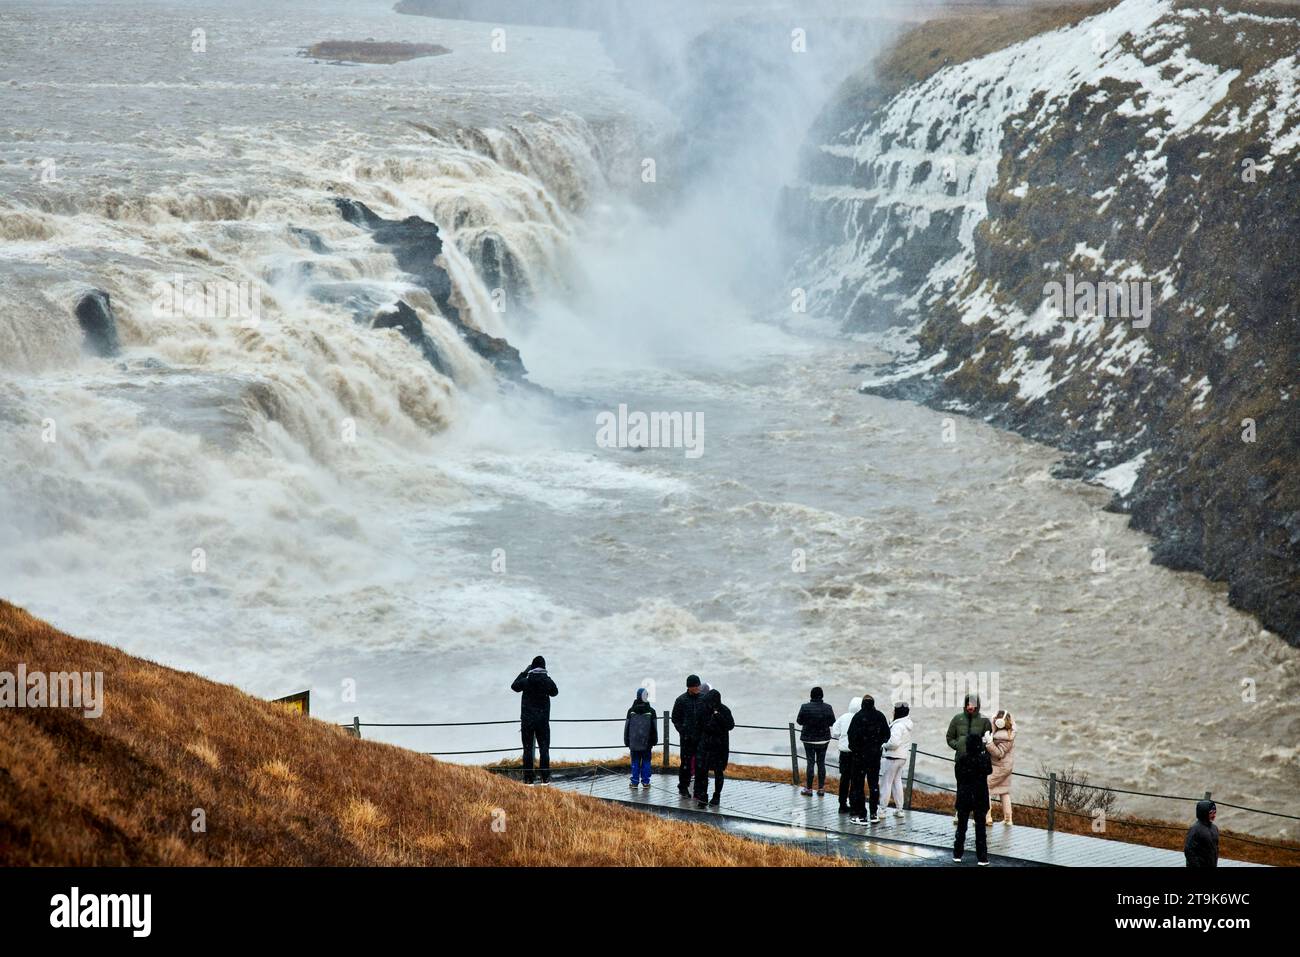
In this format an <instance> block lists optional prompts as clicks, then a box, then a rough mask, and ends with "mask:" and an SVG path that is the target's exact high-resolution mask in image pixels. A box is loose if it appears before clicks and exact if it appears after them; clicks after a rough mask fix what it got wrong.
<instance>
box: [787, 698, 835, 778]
mask: <svg viewBox="0 0 1300 957" xmlns="http://www.w3.org/2000/svg"><path fill="white" fill-rule="evenodd" d="M808 697H809V700H808V701H805V702H804V703H803V704H802V705H800V706H799V716H798V717H797V718H795V719H794V723H795V724H797V725H799V727H800V729H801V730H800V732H799V740H800V741H802V742H803V753H804V758H805V759H806V760H805V763H806V766H807V769H808V770H807V780H806V781H805V782H804V787H803V792H802V793H804V794H812V782H813V765H814V764H815V765H817V794H818V796H820V795H823V794H825V793H826V749H827V747H829V746H830V743H831V725H833V724H834V723H835V711H834V710H833V709H832V708H831V706H830V705H828V704H827V703H826V702H825V701H823V700H822V699H823V697H824V695H823V694H822V689H821V688H813V690H812V691H811V692H810V693H809V696H808Z"/></svg>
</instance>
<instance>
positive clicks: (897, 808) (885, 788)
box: [880, 702, 912, 817]
mask: <svg viewBox="0 0 1300 957" xmlns="http://www.w3.org/2000/svg"><path fill="white" fill-rule="evenodd" d="M910 713H911V709H910V708H908V706H907V705H906V704H903V703H901V702H900V703H899V704H896V705H894V720H893V721H891V722H889V741H888V742H886V743H885V747H884V749H883V754H884V760H883V761H882V762H881V763H882V767H881V769H880V770H881V778H882V779H883V780H882V781H881V782H880V809H881V811H882V812H884V811H886V810H888V808H889V799H890V798H891V797H892V798H893V799H894V817H903V816H904V814H903V769H904V768H905V767H906V765H907V759H908V757H910V755H911V751H912V719H911V718H910V717H909V715H910Z"/></svg>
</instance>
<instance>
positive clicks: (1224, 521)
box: [788, 0, 1300, 642]
mask: <svg viewBox="0 0 1300 957" xmlns="http://www.w3.org/2000/svg"><path fill="white" fill-rule="evenodd" d="M1298 17H1300V8H1297V7H1296V6H1294V5H1262V4H1250V5H1248V6H1243V5H1237V4H1234V5H1231V6H1223V5H1220V4H1204V3H1197V2H1174V0H1123V2H1120V3H1116V4H1114V5H1112V6H1110V7H1109V8H1105V9H1101V10H1100V12H1097V13H1095V14H1094V15H1091V16H1082V15H1080V17H1078V18H1076V19H1074V20H1073V21H1072V22H1067V23H1065V25H1063V26H1059V27H1057V28H1055V29H1050V30H1047V31H1045V32H1042V33H1039V34H1037V35H1033V36H1030V37H1028V38H1027V39H1022V40H1020V41H1019V42H1015V43H1013V44H1011V45H1009V46H1005V47H1004V48H1002V49H998V50H995V51H993V52H990V53H985V54H984V55H982V56H978V57H974V58H970V59H961V58H960V56H961V55H960V52H959V51H956V50H953V49H949V48H948V47H946V46H945V44H944V43H943V42H940V41H936V45H935V48H934V49H933V51H932V52H930V53H929V56H930V57H932V58H934V59H935V60H936V61H937V62H936V64H935V65H936V66H938V68H937V69H934V70H933V71H932V72H930V73H929V74H928V75H927V76H925V77H924V78H923V79H920V80H919V81H918V82H914V83H912V84H910V85H907V86H905V87H904V88H902V89H901V90H897V91H893V90H889V91H885V92H882V93H880V95H878V96H877V97H876V101H875V103H874V104H873V105H872V106H871V108H870V109H868V110H866V111H865V112H863V111H862V110H861V108H860V107H858V108H857V110H856V113H855V107H856V106H857V104H860V103H861V102H862V98H861V96H858V95H855V96H854V97H849V96H848V95H847V94H846V95H845V96H844V97H842V98H841V100H840V102H837V103H834V104H832V105H831V106H830V107H829V108H828V110H827V114H826V116H824V117H823V118H822V122H821V123H820V124H819V127H820V129H822V130H834V131H837V132H835V133H833V134H831V135H827V136H824V137H823V138H822V141H821V142H819V143H817V144H815V146H816V148H815V150H814V151H813V152H812V155H811V156H810V159H809V161H808V163H807V164H806V171H805V172H806V180H807V181H806V183H805V184H804V185H803V186H802V187H801V188H799V189H796V190H793V191H792V192H791V195H790V196H789V197H788V201H789V205H788V209H789V211H790V213H791V216H792V218H798V219H800V220H801V221H802V222H803V223H804V224H805V225H804V230H805V232H806V235H807V238H809V239H812V240H813V242H812V243H811V244H810V248H811V250H812V252H811V253H810V254H809V255H808V257H807V258H806V259H805V260H804V261H803V262H802V263H801V264H800V265H799V267H798V270H797V273H798V275H796V277H795V278H794V281H795V283H796V284H799V285H803V286H805V287H806V288H808V289H809V292H810V300H811V302H812V303H813V306H814V308H818V309H820V310H823V311H829V312H832V313H834V314H838V315H842V316H844V317H845V319H846V322H847V324H848V326H849V327H850V328H854V329H859V330H861V329H884V328H886V327H891V326H902V327H905V328H906V329H907V330H908V334H909V335H908V338H909V340H910V342H909V347H908V350H907V351H906V352H905V353H904V354H903V355H901V356H900V358H899V362H898V363H897V364H896V365H895V366H894V367H892V368H891V369H889V370H888V371H887V372H885V373H883V374H875V375H873V376H872V377H871V378H870V379H868V380H867V381H866V382H865V383H864V386H863V387H864V389H869V390H873V391H881V392H887V393H890V394H895V395H902V396H907V397H911V398H917V399H920V400H922V401H926V402H929V403H931V404H934V405H936V406H940V407H944V408H950V409H954V410H958V411H963V412H967V413H971V414H978V415H981V416H983V417H985V418H988V419H989V420H991V421H995V422H997V423H999V424H1003V425H1006V426H1009V427H1012V428H1015V429H1017V430H1019V431H1022V432H1024V433H1025V434H1028V435H1031V436H1033V437H1035V438H1039V439H1042V440H1044V441H1048V442H1052V443H1055V444H1057V445H1060V446H1061V447H1063V448H1064V449H1066V450H1067V451H1068V452H1069V453H1070V455H1069V456H1068V458H1067V461H1066V463H1065V464H1064V466H1063V467H1062V471H1063V472H1064V473H1065V474H1073V475H1083V476H1086V477H1088V478H1092V479H1094V480H1097V481H1101V482H1103V483H1105V484H1107V485H1109V486H1110V487H1111V488H1113V489H1115V491H1116V493H1117V496H1116V500H1115V503H1114V505H1113V507H1114V508H1117V509H1120V510H1124V511H1129V512H1131V514H1132V520H1133V523H1134V524H1135V525H1136V526H1138V527H1140V528H1142V529H1144V530H1146V531H1149V532H1151V533H1152V534H1153V535H1155V536H1156V539H1157V543H1156V545H1155V546H1154V549H1153V550H1154V557H1155V559H1156V560H1157V561H1160V562H1162V563H1164V564H1168V565H1171V566H1173V567H1176V568H1184V569H1195V570H1200V571H1203V572H1204V573H1205V574H1207V575H1208V576H1209V577H1211V578H1213V579H1216V580H1223V581H1227V582H1229V583H1230V586H1231V597H1232V600H1233V602H1234V603H1235V604H1238V605H1239V606H1241V607H1244V608H1247V609H1249V610H1251V611H1254V612H1255V613H1256V614H1258V615H1259V617H1260V619H1261V621H1262V622H1263V623H1264V624H1265V625H1266V626H1267V627H1269V628H1271V629H1273V630H1275V631H1277V632H1279V633H1280V634H1282V635H1284V636H1285V637H1287V638H1288V639H1289V640H1290V641H1292V642H1300V477H1297V468H1296V466H1297V465H1298V464H1300V409H1298V408H1297V405H1296V399H1297V393H1300V381H1298V380H1300V376H1298V375H1297V373H1298V372H1300V271H1298V269H1297V267H1300V252H1298V250H1300V244H1298V242H1297V237H1298V236H1300V52H1298V51H1300V19H1298ZM921 29H922V30H924V29H925V28H924V27H923V28H921ZM988 29H989V27H988V25H987V21H975V20H972V21H971V23H970V24H969V31H974V32H978V31H980V30H988ZM913 43H914V45H915V40H913ZM948 46H949V47H950V46H952V44H951V43H949V44H948ZM944 60H947V61H948V62H947V63H946V65H940V64H942V63H943V61H944ZM881 82H882V83H883V80H882V81H881ZM856 93H860V91H855V94H856ZM894 338H898V337H897V336H895V337H894Z"/></svg>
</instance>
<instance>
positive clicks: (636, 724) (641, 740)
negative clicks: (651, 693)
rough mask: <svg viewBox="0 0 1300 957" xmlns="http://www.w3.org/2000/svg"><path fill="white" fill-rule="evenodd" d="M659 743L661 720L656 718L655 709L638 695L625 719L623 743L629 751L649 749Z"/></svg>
mask: <svg viewBox="0 0 1300 957" xmlns="http://www.w3.org/2000/svg"><path fill="white" fill-rule="evenodd" d="M658 743H659V722H657V721H656V720H655V709H654V708H652V707H651V706H650V705H649V703H647V702H645V701H642V700H641V696H640V695H638V696H637V699H636V700H635V701H633V702H632V707H630V708H628V709H627V718H626V719H625V720H624V721H623V744H624V745H625V746H626V747H627V749H628V750H629V751H649V750H650V749H651V748H653V747H654V746H655V745H656V744H658Z"/></svg>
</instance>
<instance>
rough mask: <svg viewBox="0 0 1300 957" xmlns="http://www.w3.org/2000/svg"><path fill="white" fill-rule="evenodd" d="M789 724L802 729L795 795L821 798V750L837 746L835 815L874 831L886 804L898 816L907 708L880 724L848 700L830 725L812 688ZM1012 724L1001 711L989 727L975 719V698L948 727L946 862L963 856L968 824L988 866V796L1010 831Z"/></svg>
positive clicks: (908, 729) (879, 717) (875, 712)
mask: <svg viewBox="0 0 1300 957" xmlns="http://www.w3.org/2000/svg"><path fill="white" fill-rule="evenodd" d="M795 723H796V724H798V725H799V726H800V728H801V729H802V730H801V731H800V737H801V739H802V740H803V746H804V757H805V758H806V768H807V770H806V772H805V773H806V777H805V780H804V786H803V788H802V790H801V793H803V794H805V795H810V794H812V793H814V792H813V772H814V770H815V771H816V774H817V790H816V794H817V796H818V797H821V796H822V795H824V794H825V793H826V749H827V748H828V747H829V745H830V742H831V741H836V742H838V744H839V752H840V753H839V758H840V786H839V799H840V813H841V814H848V815H849V823H850V824H854V825H858V826H863V827H865V826H868V825H872V824H879V823H880V820H881V815H882V814H885V813H887V812H888V809H889V805H890V803H891V802H892V803H893V805H894V815H895V816H896V817H902V816H903V804H904V798H903V772H904V770H905V763H906V761H907V759H908V758H909V757H910V756H911V750H912V735H913V730H914V729H913V724H912V718H911V708H910V707H909V706H908V704H907V702H905V701H900V702H898V703H896V704H895V705H894V706H893V711H892V716H891V717H890V718H886V717H885V714H884V712H882V711H880V710H879V709H878V708H877V707H876V701H875V699H874V698H873V697H872V696H871V695H869V694H868V695H863V696H862V697H860V698H854V699H853V700H852V701H851V702H850V703H849V710H848V711H846V712H844V714H842V715H840V716H839V717H838V718H837V717H836V716H835V712H834V711H833V710H832V709H831V706H830V705H828V704H827V703H826V702H825V700H824V695H823V693H822V689H821V688H813V689H812V692H811V693H810V695H809V700H808V701H807V702H806V703H805V704H804V705H803V706H802V707H800V709H799V715H798V717H796V718H795ZM1015 736H1016V730H1015V722H1014V720H1013V719H1012V717H1011V713H1010V712H1009V711H1005V710H1004V711H999V712H998V713H997V716H996V717H995V718H994V719H993V720H992V721H990V720H989V719H988V718H987V717H985V716H984V715H982V714H980V700H979V695H976V694H968V695H966V698H965V701H964V702H963V707H962V711H961V713H960V714H958V715H955V716H954V717H953V719H952V721H950V722H949V723H948V734H947V741H948V747H950V748H952V750H953V757H954V761H953V769H954V774H955V776H956V779H957V813H956V815H955V816H954V817H953V823H955V824H956V825H957V835H956V839H955V840H954V842H953V853H952V857H953V860H954V861H961V859H962V857H963V856H964V854H965V845H966V827H967V821H968V820H969V818H970V816H971V815H972V814H973V815H974V817H975V857H976V860H977V861H978V862H979V863H980V864H987V863H988V845H987V834H986V831H985V827H986V826H987V825H990V824H992V823H993V816H992V805H991V801H990V797H991V796H1000V797H1001V800H1002V820H1003V822H1004V823H1005V824H1006V825H1007V826H1011V823H1012V817H1011V772H1012V768H1013V758H1012V753H1013V750H1014V747H1015Z"/></svg>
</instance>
